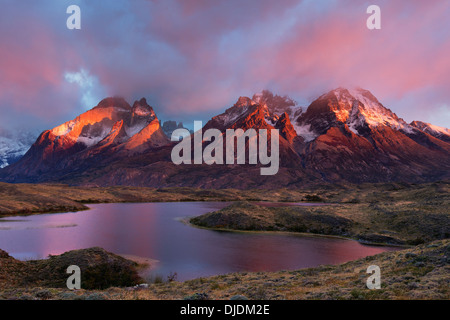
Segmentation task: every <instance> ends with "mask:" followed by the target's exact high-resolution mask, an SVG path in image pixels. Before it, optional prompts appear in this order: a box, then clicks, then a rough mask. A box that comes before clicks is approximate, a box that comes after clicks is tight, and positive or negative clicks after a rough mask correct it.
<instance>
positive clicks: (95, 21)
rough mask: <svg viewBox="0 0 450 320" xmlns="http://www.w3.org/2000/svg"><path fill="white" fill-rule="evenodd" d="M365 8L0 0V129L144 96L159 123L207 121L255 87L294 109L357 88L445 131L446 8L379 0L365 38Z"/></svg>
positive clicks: (449, 65) (346, 0)
mask: <svg viewBox="0 0 450 320" xmlns="http://www.w3.org/2000/svg"><path fill="white" fill-rule="evenodd" d="M71 4H77V5H79V6H80V8H81V15H82V29H81V30H67V28H66V27H65V26H66V21H65V19H66V18H67V17H68V15H67V14H66V13H65V10H66V8H67V6H69V5H71ZM368 5H369V3H364V2H361V1H355V0H342V1H311V0H304V1H300V0H283V1H273V0H258V1H256V0H248V1H238V0H228V1H210V0H165V1H145V0H134V1H124V0H118V1H114V2H110V1H87V0H78V1H77V0H73V1H68V0H67V1H58V2H57V3H56V4H55V2H54V1H49V0H43V1H39V3H37V2H35V1H28V2H26V1H24V2H20V4H19V5H17V4H16V2H14V3H13V2H12V1H11V0H6V4H3V5H2V9H3V10H2V13H1V15H2V19H0V39H1V40H2V43H4V44H6V45H2V47H1V49H0V69H1V71H2V72H1V73H0V85H1V88H2V90H1V91H0V112H1V113H2V115H3V117H2V119H1V120H0V122H3V121H4V122H11V121H12V122H17V118H19V115H20V114H21V113H23V111H25V110H26V111H28V113H29V116H30V117H34V118H36V119H39V121H33V123H38V124H39V125H40V126H44V125H45V126H50V125H56V124H58V123H62V122H64V121H67V120H69V119H72V118H73V117H75V116H76V115H78V114H79V113H80V112H82V111H84V110H86V108H89V107H93V106H94V105H95V104H97V103H98V101H95V100H99V99H101V98H102V97H103V95H105V96H106V95H109V96H111V95H121V96H124V97H125V98H126V99H127V100H128V101H129V102H130V103H132V102H133V100H135V99H139V98H141V97H142V96H145V97H147V99H148V101H149V102H150V103H151V104H152V105H153V106H154V107H155V109H156V111H157V113H158V115H159V116H160V117H163V118H173V119H181V118H182V119H189V117H194V116H195V117H196V119H200V118H198V117H203V118H201V119H202V120H207V118H208V117H210V116H212V115H214V114H215V113H217V112H220V111H222V110H223V109H224V108H225V107H227V106H229V105H231V104H232V103H234V101H235V100H237V98H238V97H239V96H240V95H252V94H253V93H254V92H257V91H261V90H262V89H265V88H268V89H271V90H273V91H275V92H277V93H280V94H289V95H290V96H292V97H293V98H294V99H297V100H299V101H300V102H301V103H302V104H306V103H308V101H311V100H312V99H313V98H315V97H317V96H318V95H320V94H322V93H324V92H325V91H326V90H330V89H333V88H335V87H338V86H353V85H357V86H361V87H364V88H366V89H369V90H371V91H372V92H373V93H374V94H375V95H376V96H377V97H378V98H379V100H380V101H381V102H382V103H383V104H385V105H386V106H387V107H389V108H390V109H392V110H393V111H394V112H397V113H398V115H399V116H400V117H403V118H405V120H407V121H411V120H423V121H426V122H433V123H435V124H436V125H441V126H447V127H449V109H448V108H445V107H442V106H446V105H447V106H448V104H449V101H450V91H449V90H448V89H447V88H446V86H447V85H448V83H450V72H449V71H450V60H449V59H448V56H450V42H449V41H448V39H450V21H449V20H448V16H450V3H449V2H448V1H426V2H425V1H395V2H393V1H387V0H381V1H379V3H378V5H379V6H380V7H381V14H382V29H381V30H376V31H370V30H368V29H367V28H366V19H367V17H368V15H367V14H366V8H367V6H368ZM94 101H95V102H94ZM417 117H420V118H417ZM192 119H194V118H192ZM22 122H24V120H23V121H22ZM0 125H1V123H0ZM42 129H44V128H42Z"/></svg>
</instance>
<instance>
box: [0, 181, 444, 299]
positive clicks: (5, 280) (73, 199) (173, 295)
mask: <svg viewBox="0 0 450 320" xmlns="http://www.w3.org/2000/svg"><path fill="white" fill-rule="evenodd" d="M169 201H238V202H237V203H235V204H232V205H231V206H229V207H226V208H224V209H222V210H219V211H217V212H213V213H209V214H206V215H203V216H200V217H197V218H194V219H192V220H191V221H192V223H195V224H197V225H200V226H203V227H208V228H225V229H238V230H273V231H278V230H279V231H293V232H302V233H314V234H323V235H339V236H346V237H351V238H355V239H358V240H360V241H367V242H377V243H390V244H409V245H417V246H416V247H413V248H409V249H405V250H401V251H396V252H385V253H382V254H378V255H376V256H372V257H367V258H364V259H359V260H356V261H351V262H348V263H345V264H342V265H338V266H319V267H317V268H310V269H302V270H295V271H280V272H258V273H245V272H244V273H234V274H227V275H218V276H214V277H208V278H199V279H195V280H190V281H185V282H177V281H173V280H175V278H171V279H142V277H140V276H139V272H138V271H139V268H141V267H142V266H140V265H138V264H136V263H134V262H132V261H129V260H126V259H123V258H120V257H118V256H116V255H114V254H112V253H107V252H105V251H104V250H103V249H100V248H91V249H85V250H80V251H74V252H69V253H65V254H63V255H61V256H56V257H52V258H50V259H47V260H39V261H25V262H23V261H18V260H16V259H14V258H12V257H10V256H9V255H8V254H7V253H6V252H3V251H1V250H0V299H89V300H91V299H132V300H135V299H244V298H247V299H449V298H450V290H449V287H450V277H449V276H448V275H449V274H450V258H449V252H450V240H449V239H448V238H449V233H450V225H449V221H450V219H449V217H450V212H449V210H448V208H449V207H450V206H449V204H450V183H449V182H435V183H427V184H419V185H414V184H413V185H408V184H398V183H390V184H376V185H373V184H366V185H358V186H354V185H345V186H343V185H325V186H316V187H314V188H305V189H296V190H288V189H280V190H247V191H242V190H234V189H227V190H204V189H193V188H164V189H154V188H137V187H136V188H134V187H108V188H97V187H71V186H66V185H48V184H44V185H33V184H17V185H12V184H5V183H0V216H11V215H23V214H38V213H44V212H65V211H78V210H85V209H88V208H87V207H86V206H85V204H86V203H108V202H169ZM263 201H267V202H300V201H307V202H317V203H321V202H323V203H327V205H320V206H314V207H285V206H283V207H276V206H275V207H270V206H263V205H261V204H257V203H255V202H263ZM249 202H251V203H249ZM437 239H440V240H437ZM74 262H77V263H74ZM80 263H81V264H82V265H83V270H88V272H87V274H86V272H84V277H87V278H84V280H83V279H82V288H83V289H82V290H76V291H70V290H68V289H67V288H65V282H64V281H65V279H67V278H66V277H67V275H66V274H65V273H64V270H65V268H66V267H67V266H68V265H70V264H78V265H79V264H80ZM373 264H375V265H378V266H379V267H380V268H381V276H382V288H381V289H380V290H369V289H367V287H366V279H367V277H368V276H369V275H368V274H366V269H367V267H368V266H369V265H373ZM55 270H56V271H55ZM83 281H84V282H83ZM83 283H84V284H83ZM141 283H145V284H144V285H137V284H141Z"/></svg>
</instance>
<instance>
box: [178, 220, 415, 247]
mask: <svg viewBox="0 0 450 320" xmlns="http://www.w3.org/2000/svg"><path fill="white" fill-rule="evenodd" d="M192 218H195V217H194V216H191V217H187V218H183V219H180V220H179V221H181V222H183V223H184V224H186V225H188V226H190V227H193V228H198V229H204V230H211V231H220V232H234V233H254V234H272V235H291V236H299V237H308V238H328V239H339V240H347V241H356V242H358V243H359V244H361V245H368V246H377V247H398V248H403V249H408V248H413V247H414V246H413V245H407V244H390V243H381V242H368V241H360V240H358V239H355V238H351V237H344V236H337V235H327V234H320V233H307V232H295V231H271V230H239V229H227V228H209V227H202V226H198V225H196V224H193V223H191V222H190V219H192Z"/></svg>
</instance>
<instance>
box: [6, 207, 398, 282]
mask: <svg viewBox="0 0 450 320" xmlns="http://www.w3.org/2000/svg"><path fill="white" fill-rule="evenodd" d="M227 205H229V203H226V202H171V203H114V204H92V205H89V208H90V209H91V210H88V211H80V212H69V213H57V214H41V215H33V216H22V217H7V218H2V219H0V249H3V250H5V251H7V252H8V253H9V254H10V255H11V256H13V257H15V258H17V259H21V260H27V259H42V258H46V257H47V256H48V255H49V254H52V255H55V254H61V253H63V252H66V251H69V250H73V249H82V248H89V247H94V246H98V247H102V248H105V249H106V250H108V251H111V252H113V253H117V254H122V255H133V256H138V257H145V258H151V259H156V260H158V261H159V262H158V263H157V265H156V268H155V269H154V270H153V271H152V273H153V274H152V276H155V275H159V276H162V277H163V278H165V277H166V276H167V275H168V274H169V273H172V272H176V273H177V275H178V277H177V279H178V280H180V281H183V280H187V279H193V278H198V277H203V276H209V275H216V274H224V273H230V272H237V271H279V270H291V269H299V268H306V267H314V266H318V265H322V264H339V263H343V262H347V261H350V260H355V259H358V258H362V257H365V256H370V255H374V254H377V253H380V252H384V251H391V250H398V248H395V247H381V246H369V245H363V244H360V243H358V242H357V241H352V240H345V239H336V238H325V237H307V236H301V235H295V234H287V233H282V234H276V233H249V232H228V231H213V230H206V229H200V228H195V227H193V226H190V225H187V224H185V223H183V222H182V221H181V220H182V219H185V218H187V217H193V216H198V215H201V214H204V213H207V212H211V211H214V210H218V209H220V208H223V207H225V206H227ZM301 205H308V204H301Z"/></svg>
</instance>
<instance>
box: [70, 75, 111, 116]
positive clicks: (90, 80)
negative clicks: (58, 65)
mask: <svg viewBox="0 0 450 320" xmlns="http://www.w3.org/2000/svg"><path fill="white" fill-rule="evenodd" d="M64 79H65V80H66V81H67V82H68V83H74V84H76V85H78V87H79V88H80V95H81V102H82V104H83V106H84V107H85V109H86V110H89V109H91V108H92V106H95V105H96V104H97V103H98V102H99V101H100V100H101V99H103V98H104V97H105V93H104V89H103V88H102V87H101V85H100V84H99V82H98V79H97V78H96V77H95V76H92V75H90V74H89V72H88V71H86V70H85V69H81V70H80V71H78V72H66V73H65V74H64Z"/></svg>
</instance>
